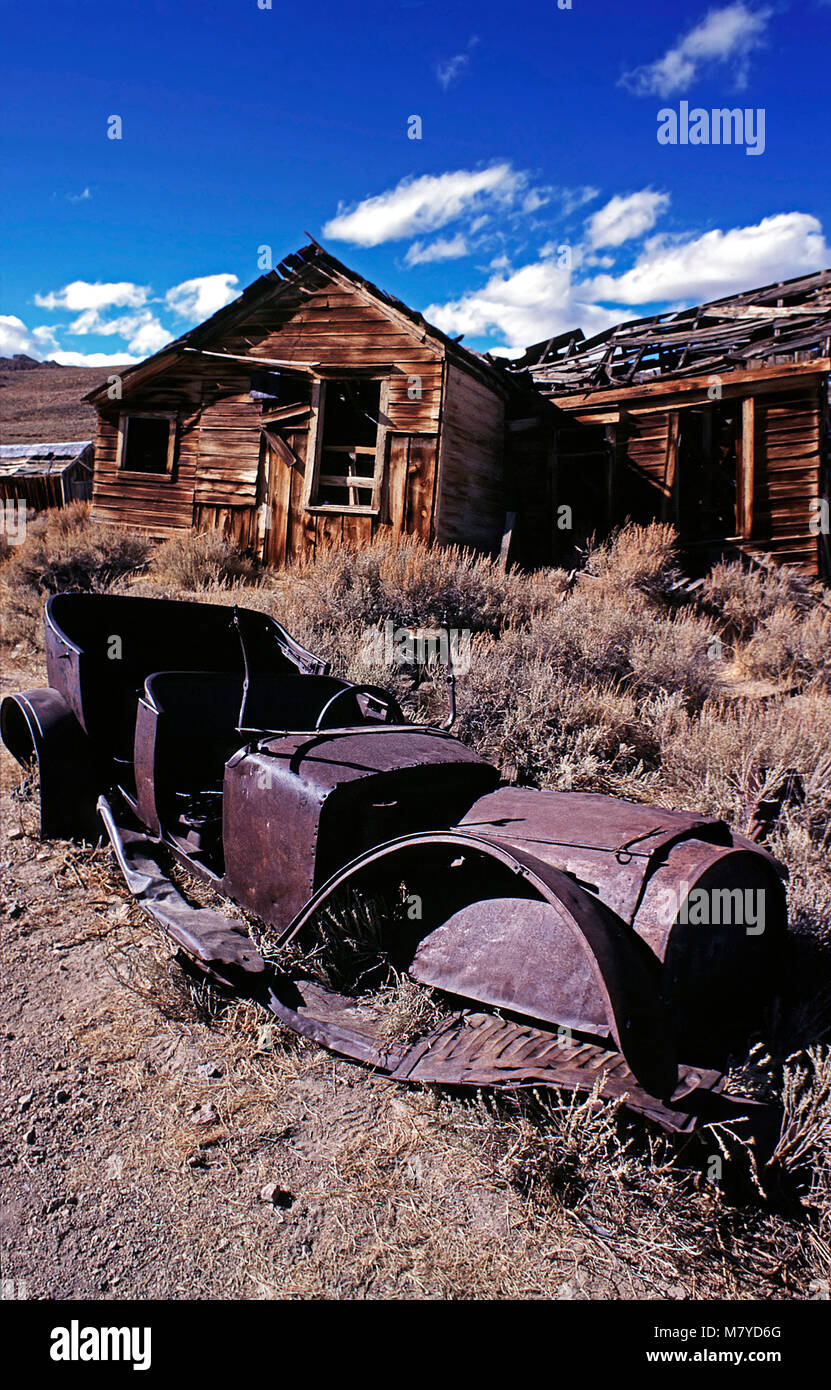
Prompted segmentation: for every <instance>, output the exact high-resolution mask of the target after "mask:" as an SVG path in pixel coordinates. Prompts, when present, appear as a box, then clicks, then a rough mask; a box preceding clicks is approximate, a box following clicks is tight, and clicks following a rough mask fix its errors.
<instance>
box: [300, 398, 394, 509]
mask: <svg viewBox="0 0 831 1390" xmlns="http://www.w3.org/2000/svg"><path fill="white" fill-rule="evenodd" d="M319 391H320V396H319V405H318V414H317V441H316V446H315V452H316V469H315V480H314V487H313V489H312V493H311V497H310V499H309V500H310V505H311V506H314V507H337V508H338V509H349V508H372V507H375V506H376V505H377V501H376V489H377V484H378V481H379V477H378V474H379V468H378V459H379V455H380V453H381V450H380V449H379V435H380V434H381V430H380V425H379V421H380V416H381V382H380V381H377V380H375V381H373V380H365V379H360V378H355V377H345V378H343V379H342V380H335V381H326V382H321V383H320V388H319Z"/></svg>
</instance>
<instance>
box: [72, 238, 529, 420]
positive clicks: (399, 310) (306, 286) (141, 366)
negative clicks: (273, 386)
mask: <svg viewBox="0 0 831 1390" xmlns="http://www.w3.org/2000/svg"><path fill="white" fill-rule="evenodd" d="M338 283H340V284H345V285H348V286H350V287H351V288H353V289H354V290H355V291H357V292H358V293H359V294H360V295H361V296H362V297H363V298H364V299H365V300H366V301H367V302H368V303H372V304H373V306H374V307H375V308H376V309H377V310H378V311H379V312H380V313H382V314H383V315H384V316H385V317H386V318H388V319H389V320H391V321H393V322H395V323H396V324H397V325H398V326H399V327H402V328H404V329H405V330H406V331H407V332H408V333H410V334H412V336H413V338H414V339H416V340H417V341H419V342H421V343H425V342H429V343H431V344H434V345H435V347H436V349H437V352H443V353H447V354H448V355H450V356H452V357H453V358H454V359H455V360H457V361H458V362H460V363H461V365H463V366H465V367H467V369H468V370H471V371H474V372H475V373H476V374H477V375H482V374H484V375H486V376H487V377H488V379H489V380H490V381H491V384H493V385H495V384H497V383H498V384H499V385H501V386H502V388H503V389H505V386H506V384H507V374H506V373H505V372H504V371H503V370H502V368H500V367H496V366H494V365H493V364H492V363H491V362H490V361H489V360H488V359H487V358H486V357H484V356H482V355H481V354H479V353H475V352H472V351H470V350H469V349H467V348H463V347H461V345H460V344H459V342H458V341H457V340H454V339H452V338H448V337H447V336H446V335H445V334H444V333H442V332H441V330H440V329H438V328H435V327H434V326H433V325H432V324H430V323H428V322H427V320H426V319H425V318H424V317H423V316H422V315H421V314H420V313H418V312H417V311H416V310H414V309H411V308H410V307H409V306H408V305H406V304H405V303H404V302H403V301H402V300H400V299H396V298H395V296H394V295H390V294H387V293H386V291H384V290H381V289H379V288H378V286H377V285H374V284H372V282H371V281H369V280H366V279H364V277H363V276H361V275H358V274H357V272H355V271H353V270H350V269H349V267H348V266H345V265H344V264H343V263H342V262H341V261H338V260H337V259H336V258H335V257H334V256H332V255H330V254H329V252H328V251H324V249H323V248H322V247H321V246H319V245H318V243H317V242H315V241H311V242H310V243H309V244H308V245H307V246H304V247H303V248H302V249H301V250H300V251H297V252H295V253H294V254H293V255H290V256H287V257H286V258H285V259H284V260H282V261H281V262H280V263H279V265H278V267H277V269H276V270H272V271H269V272H268V274H267V275H263V276H260V278H259V279H258V280H255V281H254V282H253V283H252V284H250V285H248V286H247V288H246V289H244V290H243V292H242V294H241V295H240V296H239V297H238V298H237V299H235V300H234V301H233V302H232V303H231V304H227V305H225V307H224V308H222V309H219V310H217V312H216V313H215V314H212V315H211V317H210V318H208V319H205V321H204V322H203V323H201V324H198V325H197V326H196V327H195V328H192V329H189V331H188V332H187V333H183V334H182V336H181V337H179V338H177V339H175V340H174V341H173V342H172V343H168V344H167V346H166V347H164V348H162V349H161V350H160V351H159V352H157V353H154V355H153V356H152V357H148V358H146V359H145V361H143V362H138V363H136V364H135V366H133V367H128V368H127V370H126V371H125V372H123V373H122V381H123V383H124V384H125V385H128V386H129V387H130V388H131V389H135V387H137V386H139V385H143V384H144V383H145V382H147V381H149V380H151V379H152V378H153V377H155V376H156V375H158V374H159V373H161V372H163V371H165V370H166V368H167V367H168V366H170V365H171V364H172V363H173V362H174V361H177V360H179V359H180V358H181V356H182V355H183V354H184V353H185V352H194V353H196V352H206V353H207V352H212V346H211V345H213V348H214V349H216V348H217V347H218V345H219V344H221V343H222V342H223V341H225V340H227V338H229V337H232V336H233V335H234V333H235V332H238V331H239V330H241V329H242V328H243V327H244V325H245V324H246V322H247V321H248V320H249V319H250V318H251V317H252V316H254V315H260V316H261V315H262V314H263V312H264V311H266V310H268V311H270V310H273V311H274V312H275V313H276V314H282V313H285V314H286V315H287V316H288V315H290V314H291V312H292V309H293V308H294V307H299V305H300V304H302V302H303V300H304V299H305V298H308V297H309V296H310V295H314V294H317V293H320V292H321V290H324V289H325V288H326V287H327V286H330V285H332V284H338ZM275 331H279V329H278V326H277V325H276V324H275V325H273V326H272V327H271V329H270V330H269V329H267V328H263V333H262V336H263V338H264V337H266V336H268V335H269V332H270V333H274V332H275ZM213 355H214V356H227V358H228V360H229V361H231V362H237V363H239V362H240V361H250V362H251V364H252V365H255V364H256V363H257V360H258V359H257V354H256V351H249V352H245V353H244V354H232V353H222V352H221V351H217V352H213ZM259 360H260V362H261V363H263V364H265V365H269V364H271V365H274V366H279V365H280V362H279V359H271V358H269V359H264V358H260V359H259ZM308 365H310V366H311V365H317V364H308ZM106 393H107V385H106V384H102V385H101V386H98V387H96V388H95V390H93V391H90V392H89V393H88V394H87V395H86V396H85V397H84V399H85V400H88V401H91V402H93V403H95V404H100V403H104V402H105V401H106V399H107V394H106Z"/></svg>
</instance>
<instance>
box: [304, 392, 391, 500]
mask: <svg viewBox="0 0 831 1390" xmlns="http://www.w3.org/2000/svg"><path fill="white" fill-rule="evenodd" d="M350 380H355V381H378V382H380V387H381V389H380V392H379V399H378V434H377V436H376V439H375V467H374V468H373V471H372V476H371V477H370V476H369V475H367V477H366V478H362V479H361V482H360V483H358V484H356V486H359V487H362V488H368V487H371V488H372V501H371V503H370V504H369V505H366V504H365V503H364V504H359V505H356V506H351V505H350V503H348V502H337V503H331V502H329V503H325V502H315V501H314V498H315V497H317V493H318V486H319V481H320V458H321V454H322V452H323V419H324V414H325V411H326V388H327V386H330V385H332V386H334V385H335V384H336V383H337V382H338V381H350ZM389 392H390V379H389V376H388V375H387V374H386V373H382V372H377V373H373V372H360V373H358V372H349V371H344V372H341V373H339V374H338V375H337V376H331V377H329V376H327V377H316V378H315V380H314V381H313V383H312V413H311V419H310V421H309V446H308V458H309V460H310V461H311V466H310V467H309V468H307V470H306V486H305V490H304V495H303V508H304V510H305V511H307V512H313V513H320V514H322V515H327V514H328V515H347V516H377V515H378V513H379V512H380V510H381V490H382V485H383V480H384V463H385V459H386V452H387V434H388V432H389V426H388V424H387V423H386V421H387V413H388V407H389ZM344 476H348V475H344Z"/></svg>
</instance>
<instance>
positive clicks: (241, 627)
mask: <svg viewBox="0 0 831 1390" xmlns="http://www.w3.org/2000/svg"><path fill="white" fill-rule="evenodd" d="M46 639H47V641H46V649H47V670H48V677H49V687H48V689H44V690H33V691H26V692H22V693H20V694H17V695H11V696H8V697H6V699H5V700H4V701H3V704H2V707H1V708H0V732H2V738H3V741H4V743H5V744H6V746H7V748H8V749H9V750H10V751H11V753H12V754H13V755H14V756H15V757H16V758H17V759H18V760H19V761H20V762H22V763H26V762H27V761H29V760H31V759H32V758H36V759H37V763H38V768H39V773H40V788H41V828H42V834H43V835H44V836H47V837H49V836H55V837H79V838H80V837H86V838H97V837H98V836H99V835H100V834H101V827H102V823H103V827H104V829H105V830H106V833H107V835H108V836H109V839H110V841H111V843H112V846H113V849H114V851H115V854H116V856H117V858H118V861H119V863H120V865H121V868H122V870H123V872H124V875H125V878H126V880H127V883H128V885H129V887H130V890H131V892H132V893H133V894H134V896H135V897H136V899H137V900H138V901H139V902H140V903H141V904H142V905H143V906H144V907H145V908H146V909H147V911H148V912H149V913H150V914H151V916H152V917H153V918H154V919H155V920H156V921H157V922H158V923H159V924H160V925H161V926H162V927H163V928H164V929H165V931H166V932H167V933H168V934H169V935H170V936H171V937H172V939H173V940H174V941H175V942H176V943H177V944H178V945H179V947H180V948H181V949H182V951H183V952H184V953H185V954H186V955H187V956H188V957H189V958H190V959H191V960H192V961H193V962H195V963H196V964H197V965H198V966H199V967H200V968H201V969H202V970H203V971H205V972H207V973H208V974H209V975H211V976H213V977H214V978H215V979H217V980H219V981H222V982H223V983H224V984H225V985H226V986H227V987H228V988H232V989H241V990H245V991H248V992H249V993H251V994H252V995H253V996H255V997H256V998H258V999H259V1000H261V1002H262V1003H263V1004H264V1006H265V1007H267V1008H269V1009H270V1010H271V1011H272V1012H273V1013H274V1014H276V1015H277V1016H278V1017H279V1018H280V1019H281V1020H282V1021H283V1022H285V1023H286V1024H288V1025H289V1026H290V1027H292V1028H294V1029H295V1030H297V1031H298V1032H300V1033H302V1034H305V1035H306V1036H309V1037H313V1038H315V1039H317V1040H319V1041H320V1042H321V1043H323V1044H325V1045H326V1046H328V1047H330V1048H332V1049H333V1050H335V1051H337V1052H340V1053H342V1054H343V1055H345V1056H348V1057H352V1058H355V1059H357V1060H360V1061H363V1062H366V1063H369V1064H370V1065H372V1066H374V1067H376V1068H378V1069H380V1070H382V1071H384V1072H386V1073H388V1074H390V1075H391V1076H394V1077H396V1078H398V1079H400V1080H410V1081H420V1082H424V1081H431V1082H443V1083H446V1084H452V1085H459V1086H477V1087H478V1086H531V1085H556V1086H563V1087H572V1088H575V1089H584V1090H586V1089H587V1090H591V1089H592V1087H593V1086H594V1084H595V1083H596V1082H597V1083H599V1086H600V1090H601V1092H602V1093H603V1094H606V1095H612V1096H615V1095H618V1096H624V1095H625V1096H626V1098H627V1104H628V1105H629V1106H631V1107H632V1108H634V1109H637V1110H641V1111H643V1112H644V1113H646V1114H648V1115H650V1116H651V1117H653V1118H654V1119H656V1120H658V1121H659V1122H660V1123H661V1124H663V1125H664V1126H666V1127H669V1128H673V1129H679V1130H683V1129H685V1128H688V1127H691V1126H692V1125H693V1124H694V1123H695V1121H696V1119H697V1118H698V1117H701V1116H702V1115H706V1116H713V1115H717V1114H719V1113H721V1112H722V1111H723V1110H724V1108H725V1107H726V1106H727V1104H728V1103H727V1101H726V1099H725V1098H724V1097H723V1096H722V1095H721V1088H722V1084H723V1070H724V1068H725V1066H726V1064H727V1062H728V1060H729V1059H730V1057H731V1055H735V1054H736V1053H737V1051H739V1050H740V1049H741V1048H742V1046H743V1045H744V1044H745V1043H746V1041H747V1039H748V1037H749V1036H750V1035H751V1034H752V1032H753V1030H754V1028H755V1027H757V1026H758V1025H759V1023H760V1021H761V1020H762V1018H763V1017H764V1013H765V1010H766V1009H767V1008H769V1007H770V1006H771V1004H772V1002H773V1001H774V999H775V995H776V985H777V976H778V971H779V962H780V957H781V951H782V946H783V942H784V939H785V933H786V929H787V919H786V911H785V896H784V890H783V886H782V877H783V870H782V869H781V867H780V866H779V865H778V864H777V863H776V861H775V860H774V859H773V858H772V857H771V856H770V855H769V854H768V853H767V852H766V851H765V850H763V849H761V848H760V847H759V846H758V845H757V844H754V843H752V842H751V841H749V840H747V839H745V838H743V837H742V836H740V835H737V834H735V833H734V832H732V831H731V830H730V828H729V827H728V826H727V825H726V824H725V823H724V822H723V821H719V820H716V819H714V818H712V817H708V816H700V815H696V814H694V813H691V812H687V811H673V810H666V809H664V808H658V807H654V806H644V805H638V804H634V803H630V802H627V801H622V800H619V799H615V798H612V797H608V796H603V795H589V794H584V793H579V794H578V793H561V792H553V791H538V790H533V789H529V788H521V787H516V786H506V785H503V784H501V783H500V778H499V774H498V772H497V771H496V769H495V768H494V767H492V766H491V765H490V764H489V763H488V762H486V761H485V760H484V759H482V758H480V757H479V756H478V755H477V754H476V753H475V752H473V751H472V750H470V749H469V748H467V747H465V746H464V745H463V744H462V743H461V742H460V741H459V740H458V739H456V738H455V737H453V736H452V735H451V734H450V733H449V732H448V731H446V730H444V729H439V728H432V727H426V726H421V725H415V724H412V723H408V722H407V721H406V720H405V719H404V717H403V715H402V713H401V710H400V708H399V707H398V705H397V704H396V702H395V699H394V698H393V697H392V696H391V695H390V694H389V693H387V692H385V691H383V690H382V689H380V688H379V687H377V686H359V685H353V684H351V683H350V682H348V681H345V680H339V679H337V678H335V677H333V676H331V675H330V674H329V671H328V668H327V665H326V663H325V662H324V661H322V660H321V659H320V658H318V657H316V656H314V655H313V654H312V653H311V652H308V651H306V650H305V649H304V648H303V647H302V646H300V645H299V644H298V643H297V642H296V641H294V639H293V638H291V637H290V636H289V634H288V633H287V632H286V631H285V630H284V629H283V628H282V627H281V626H280V625H279V624H278V623H276V622H275V621H274V620H273V619H271V618H268V617H266V616H265V615H263V614H261V613H258V612H255V611H253V610H243V609H239V610H238V609H231V608H228V607H224V606H219V605H210V604H200V603H180V602H173V601H167V600H161V599H146V598H130V597H117V596H108V595H89V594H63V595H57V596H55V597H53V598H52V599H50V601H49V603H48V605H47V611H46ZM171 860H174V861H178V863H179V864H181V865H182V866H183V867H184V868H186V869H187V870H188V871H190V872H191V873H194V874H196V875H198V876H199V877H200V878H201V879H202V880H203V881H204V882H206V883H208V884H210V885H211V886H212V887H213V888H215V889H216V890H217V892H218V893H219V894H220V895H222V897H223V898H225V899H227V900H231V901H233V902H234V903H236V904H239V905H240V906H241V907H242V908H244V909H246V910H247V911H248V912H249V913H250V914H252V915H253V916H254V917H255V918H256V919H257V921H258V922H259V923H260V924H265V928H266V929H267V936H268V939H269V941H270V942H272V943H273V944H274V950H273V952H272V951H270V950H269V951H266V952H265V954H264V948H262V938H261V937H259V936H258V935H257V932H256V931H254V930H253V929H250V928H249V924H248V922H247V921H246V919H245V917H244V916H242V915H237V916H235V915H232V914H230V913H228V912H226V911H222V910H220V909H217V908H209V907H200V906H194V905H193V903H192V902H190V901H187V900H186V899H185V897H184V896H183V895H182V893H181V892H180V891H179V890H178V889H177V888H176V887H175V886H174V883H173V881H172V880H171V876H170V862H171ZM402 892H403V893H404V894H405V898H404V901H405V902H406V904H408V905H409V906H408V907H407V910H406V912H404V913H402V912H397V913H395V914H391V915H390V917H389V921H388V922H387V921H386V920H383V921H382V922H381V925H380V938H381V946H382V948H383V954H384V957H385V959H386V960H387V962H388V964H389V967H390V970H391V971H392V972H393V973H394V975H395V976H396V977H400V976H402V975H409V976H411V977H412V978H413V979H414V980H416V981H417V982H419V983H421V984H423V985H426V986H431V987H432V988H433V989H434V990H436V991H440V992H441V996H440V997H441V998H442V1000H443V1001H444V1003H445V1005H446V1007H445V1009H444V1012H443V1015H442V1016H441V1018H440V1020H439V1021H438V1022H437V1023H435V1024H434V1025H433V1026H431V1027H429V1028H427V1029H426V1031H425V1033H424V1035H423V1036H420V1037H417V1038H416V1039H415V1040H412V1039H410V1040H408V1041H407V1042H406V1043H400V1042H396V1041H390V1040H389V1038H388V1037H387V1035H386V1033H385V1030H384V1027H383V1026H382V1025H383V1018H382V1014H383V1007H382V1001H383V995H382V994H379V993H377V992H373V991H372V990H371V989H369V988H368V987H367V988H360V987H354V988H351V989H347V990H343V989H338V988H336V987H334V986H333V985H332V984H331V982H329V983H326V982H323V983H321V979H320V977H319V975H315V973H314V972H313V971H311V970H309V969H306V968H304V961H306V960H311V958H312V957H313V956H314V955H315V952H316V951H317V950H318V947H319V939H320V938H319V923H320V921H321V920H322V918H321V914H323V915H324V916H325V915H326V913H327V911H328V912H329V913H330V919H331V920H335V917H332V912H333V910H334V907H335V906H336V905H337V904H339V903H342V902H343V900H344V898H343V895H344V894H345V893H347V894H352V895H354V896H355V898H356V900H358V901H360V900H361V899H362V898H372V899H374V900H375V901H380V902H382V903H383V902H390V901H393V900H395V899H396V898H397V899H398V901H399V902H400V901H402V898H401V895H402ZM693 902H698V903H699V904H700V903H702V902H704V903H708V904H718V905H719V906H720V908H721V909H722V910H721V911H720V912H717V913H715V914H713V913H712V912H711V913H710V914H709V916H708V919H707V920H706V921H702V920H701V913H700V912H699V913H698V915H696V914H695V913H693V912H691V911H690V910H689V908H690V904H691V903H693ZM751 903H753V904H756V905H757V908H758V905H760V904H762V905H763V908H764V910H763V912H760V911H759V910H756V911H754V912H750V910H749V905H750V904H751ZM745 905H747V906H748V911H747V912H746V913H743V912H742V910H741V909H742V907H743V906H745ZM731 907H732V908H733V909H736V910H733V911H730V910H728V909H730V908H731ZM258 942H259V944H258ZM261 948H262V949H261ZM287 962H289V963H287ZM379 1001H381V1003H379Z"/></svg>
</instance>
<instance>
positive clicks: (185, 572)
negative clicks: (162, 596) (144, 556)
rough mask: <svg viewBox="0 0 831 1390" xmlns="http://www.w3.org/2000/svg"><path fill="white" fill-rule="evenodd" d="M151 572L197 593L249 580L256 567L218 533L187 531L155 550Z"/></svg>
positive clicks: (249, 558)
mask: <svg viewBox="0 0 831 1390" xmlns="http://www.w3.org/2000/svg"><path fill="white" fill-rule="evenodd" d="M153 572H154V573H155V574H158V575H162V576H164V577H166V578H168V579H171V580H172V581H173V582H174V583H175V584H178V585H180V586H181V587H182V588H183V589H189V590H192V591H194V592H197V593H201V592H203V591H205V590H209V589H212V588H227V587H228V585H230V584H232V583H235V582H240V581H247V580H250V579H252V578H253V577H254V574H255V573H256V565H255V563H254V561H253V560H252V559H251V557H250V556H248V555H245V554H244V553H243V551H241V550H240V549H239V547H238V546H236V545H234V544H233V542H232V541H229V540H227V539H226V537H225V536H223V535H222V533H221V532H220V531H199V532H196V531H188V532H186V534H185V535H182V536H174V537H172V538H171V539H170V540H169V541H165V542H164V544H163V545H161V546H160V547H159V549H158V550H157V551H156V553H155V555H154V556H153Z"/></svg>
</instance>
